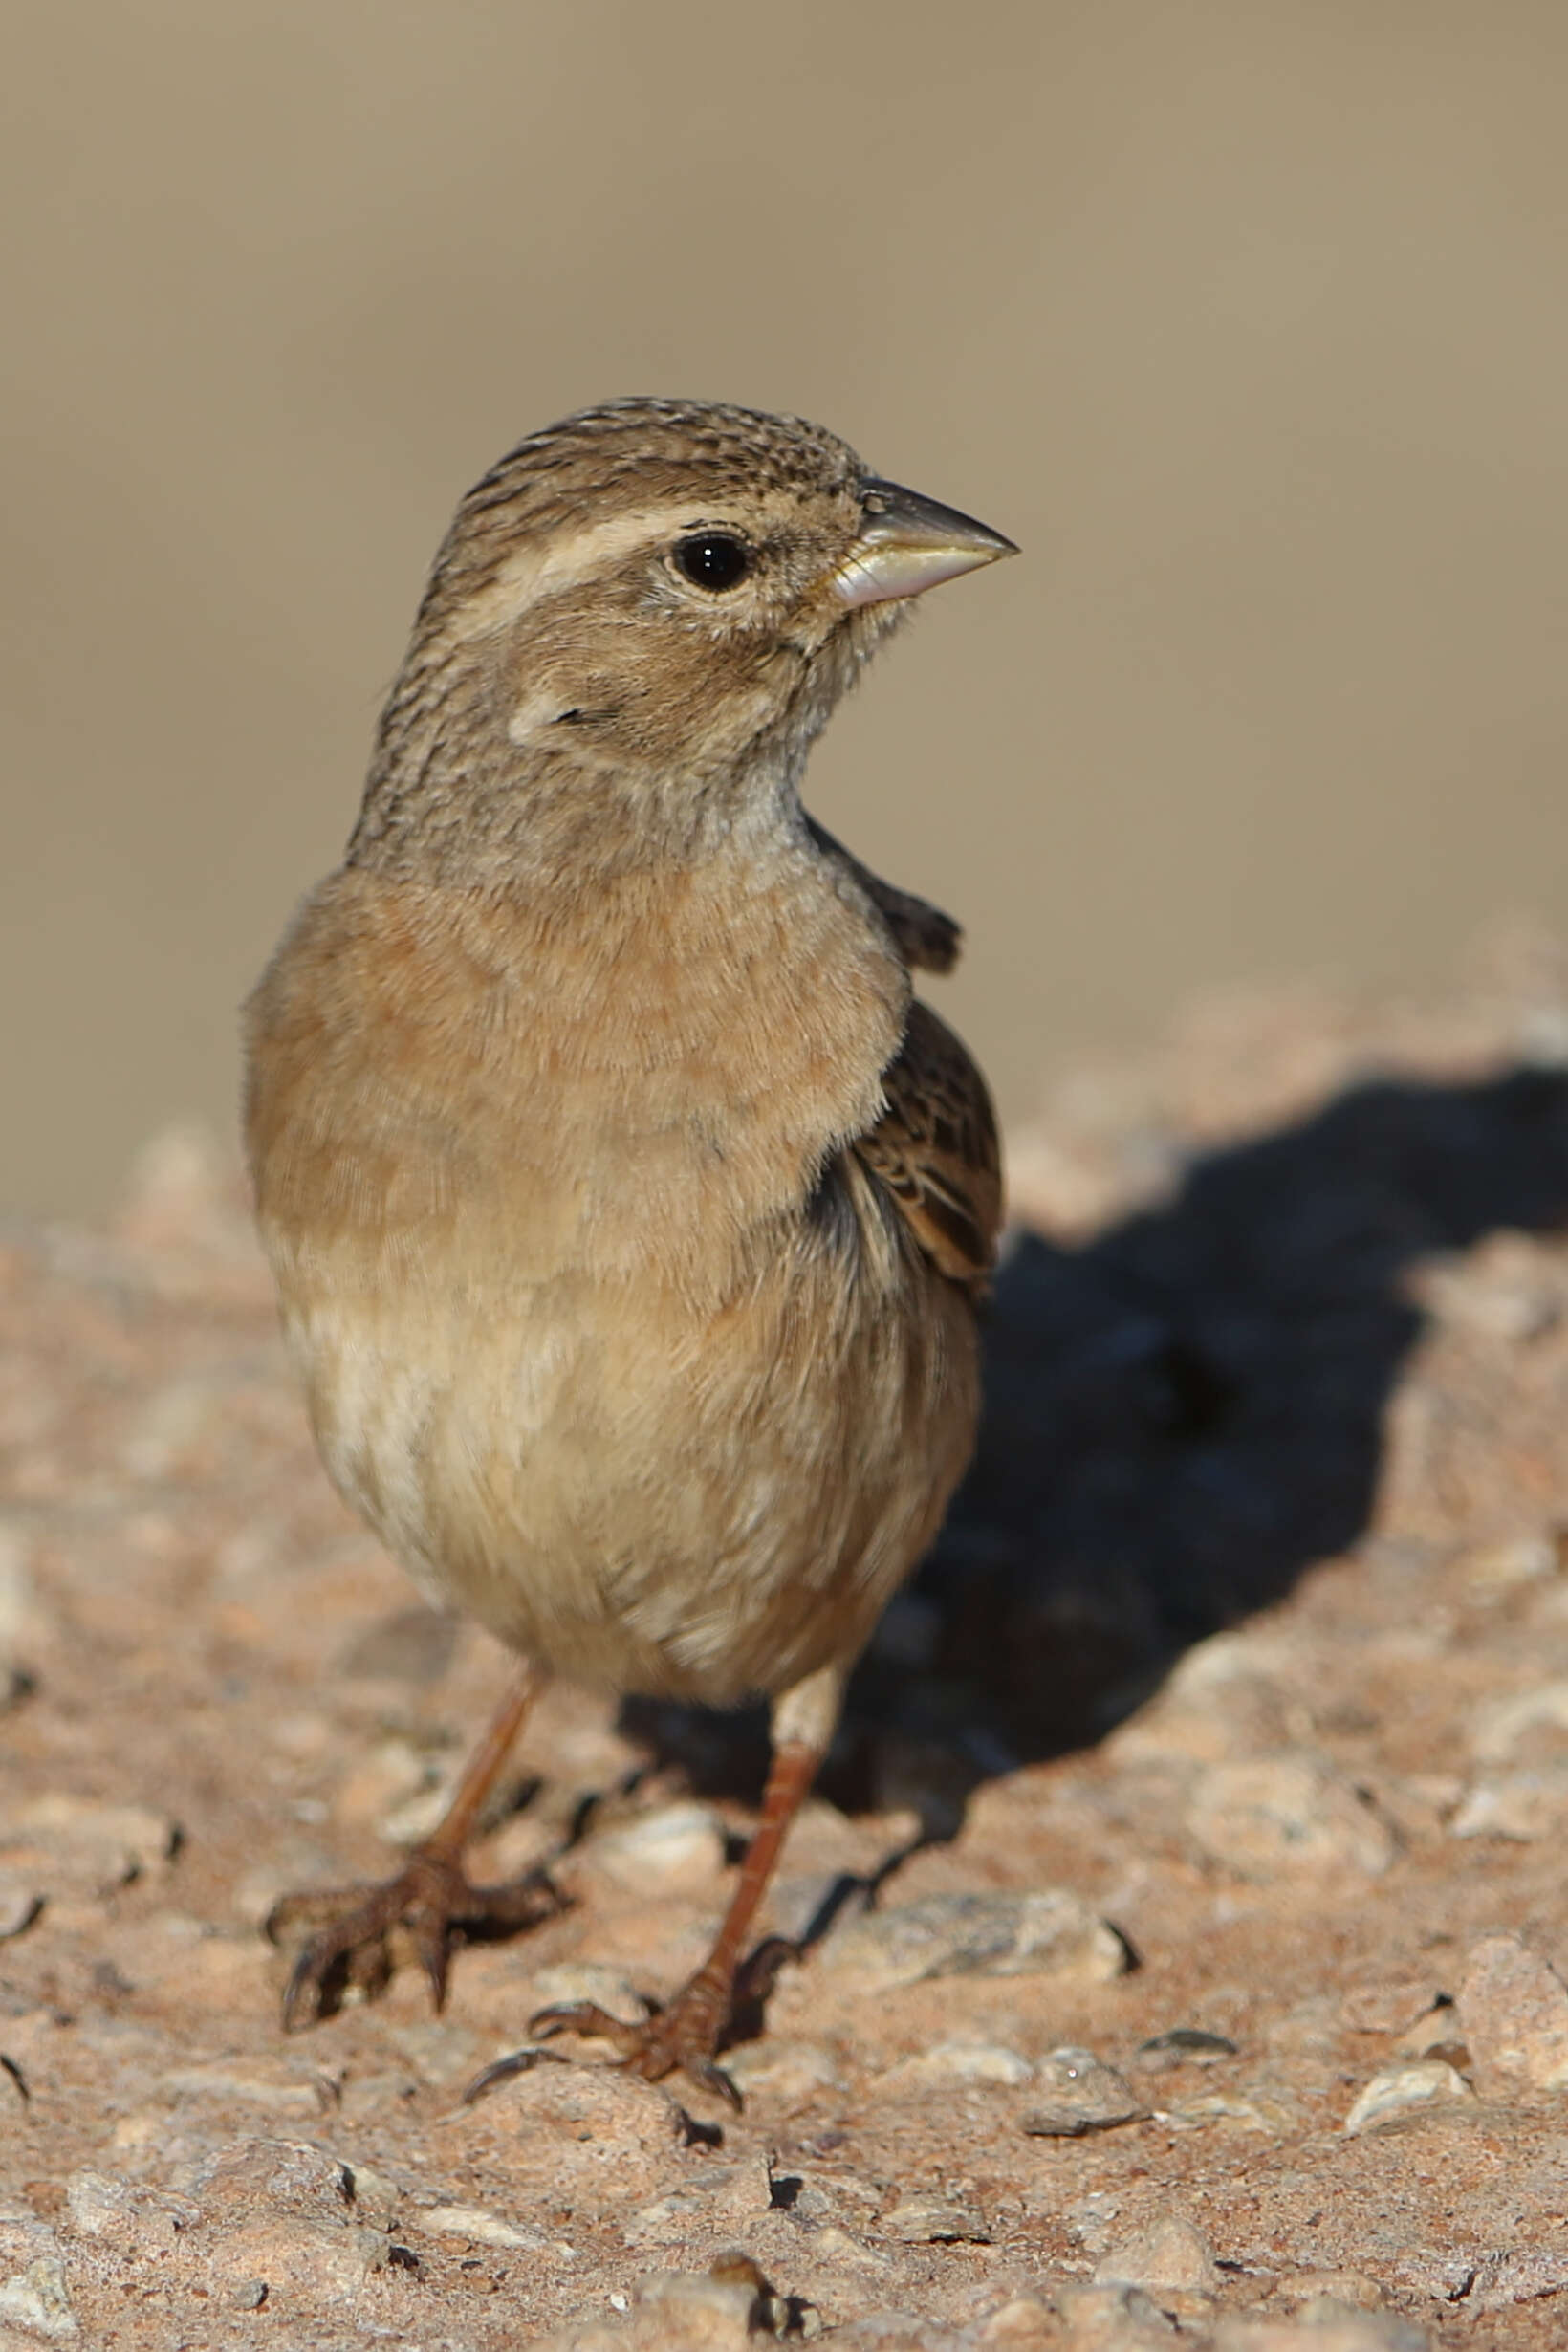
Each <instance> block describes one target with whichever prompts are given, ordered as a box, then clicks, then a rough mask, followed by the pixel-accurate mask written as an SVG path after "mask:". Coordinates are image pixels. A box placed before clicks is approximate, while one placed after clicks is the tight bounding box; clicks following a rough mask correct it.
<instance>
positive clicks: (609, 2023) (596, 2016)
mask: <svg viewBox="0 0 1568 2352" xmlns="http://www.w3.org/2000/svg"><path fill="white" fill-rule="evenodd" d="M656 2014H657V2013H656ZM648 2022H651V2020H650V2021H648ZM528 2030H529V2032H530V2033H531V2034H532V2035H533V2036H534V2039H535V2040H536V2041H553V2040H554V2039H555V2036H556V2035H557V2034H592V2035H594V2036H597V2037H598V2039H599V2040H600V2041H607V2042H610V2043H612V2044H613V2045H614V2047H615V2048H616V2049H617V2050H619V2051H620V2052H621V2055H622V2056H623V2057H625V2058H630V2057H631V2055H632V2053H633V2052H634V2051H636V2050H639V2049H641V2048H642V2043H643V2040H644V2039H645V2038H646V2036H647V2032H648V2023H647V2022H644V2023H643V2024H642V2025H632V2024H629V2023H628V2022H627V2020H626V2019H625V2018H624V2017H615V2016H612V2015H611V2014H610V2012H609V2011H608V2010H607V2009H600V2007H599V2003H598V2002H597V2001H553V2002H552V2003H551V2004H550V2006H549V2007H548V2008H547V2009H536V2010H535V2011H534V2014H533V2016H532V2017H530V2019H529V2021H528Z"/></svg>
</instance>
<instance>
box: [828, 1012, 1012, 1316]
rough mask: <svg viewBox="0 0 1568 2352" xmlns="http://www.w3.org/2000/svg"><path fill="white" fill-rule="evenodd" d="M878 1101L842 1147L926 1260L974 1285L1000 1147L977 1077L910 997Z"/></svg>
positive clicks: (986, 1240) (992, 1231) (992, 1232)
mask: <svg viewBox="0 0 1568 2352" xmlns="http://www.w3.org/2000/svg"><path fill="white" fill-rule="evenodd" d="M882 1090H883V1092H884V1094H885V1095H886V1098H887V1108H886V1110H885V1111H884V1112H883V1113H882V1117H881V1119H879V1120H878V1122H877V1123H876V1125H875V1126H874V1127H872V1128H871V1129H870V1130H869V1131H868V1132H867V1133H866V1134H864V1135H862V1136H860V1138H859V1139H858V1140H857V1141H856V1142H855V1143H853V1144H852V1145H851V1147H850V1148H851V1149H852V1150H853V1151H854V1153H855V1154H856V1156H857V1158H858V1159H859V1160H860V1163H861V1165H863V1166H864V1167H865V1168H866V1169H867V1170H868V1171H869V1172H870V1174H871V1175H872V1176H873V1177H874V1178H875V1179H876V1180H877V1182H878V1183H879V1184H880V1185H881V1187H882V1189H883V1191H884V1192H885V1193H886V1194H887V1196H888V1197H889V1198H890V1199H891V1201H892V1202H893V1204H894V1206H895V1208H896V1209H898V1211H899V1214H900V1215H901V1216H902V1217H903V1218H904V1223H905V1224H906V1225H907V1226H908V1228H909V1230H910V1231H911V1232H912V1233H913V1235H914V1237H915V1239H916V1240H917V1241H918V1242H919V1244H920V1246H921V1248H922V1249H923V1250H924V1251H925V1252H926V1256H927V1257H928V1258H929V1259H930V1260H931V1263H932V1264H933V1265H934V1266H935V1267H936V1268H937V1269H938V1270H939V1271H940V1272H941V1273H942V1274H947V1275H950V1276H951V1278H952V1279H953V1281H955V1282H963V1283H967V1284H968V1285H969V1288H970V1289H971V1290H973V1291H976V1292H979V1291H981V1290H983V1289H984V1287H985V1284H986V1280H987V1277H988V1276H989V1274H990V1273H991V1265H992V1262H993V1260H994V1257H995V1254H996V1236H997V1232H998V1230H1000V1227H1001V1222H1002V1155H1001V1148H1000V1145H999V1144H998V1143H997V1139H996V1116H995V1113H994V1112H993V1111H992V1109H991V1096H990V1095H989V1093H988V1092H987V1090H986V1081H985V1079H984V1078H982V1077H981V1075H980V1073H979V1071H978V1070H977V1069H976V1068H975V1066H974V1064H973V1062H972V1061H971V1060H970V1059H969V1055H968V1054H967V1053H966V1052H965V1050H964V1048H963V1046H961V1045H960V1043H959V1042H958V1039H957V1038H956V1037H955V1036H954V1035H953V1033H952V1031H951V1030H950V1029H948V1028H947V1025H946V1024H945V1023H944V1022H942V1021H939V1020H938V1019H937V1016H936V1014H935V1013H933V1012H932V1011H931V1009H930V1007H929V1006H928V1005H923V1004H922V1003H921V1001H920V999H919V998H918V997H916V998H915V1000H914V1002H913V1003H912V1004H911V1005H910V1007H909V1022H908V1027H907V1028H906V1029H905V1031H904V1045H903V1048H902V1049H901V1051H900V1053H899V1055H898V1057H897V1059H896V1060H895V1061H893V1062H892V1064H891V1065H890V1066H889V1068H888V1069H887V1070H886V1071H885V1072H884V1073H883V1076H882Z"/></svg>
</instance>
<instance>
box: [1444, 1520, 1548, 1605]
mask: <svg viewBox="0 0 1568 2352" xmlns="http://www.w3.org/2000/svg"><path fill="white" fill-rule="evenodd" d="M1559 1566H1560V1562H1559V1560H1558V1557H1557V1545H1556V1543H1555V1542H1554V1541H1553V1539H1552V1537H1551V1536H1550V1535H1515V1536H1514V1537H1513V1538H1512V1540H1510V1541H1508V1542H1505V1543H1492V1544H1485V1545H1482V1546H1481V1547H1479V1548H1478V1549H1477V1550H1475V1551H1473V1552H1465V1553H1462V1554H1461V1555H1460V1557H1459V1558H1458V1559H1457V1560H1455V1562H1454V1567H1455V1569H1456V1570H1457V1571H1458V1573H1459V1575H1460V1576H1461V1577H1462V1578H1463V1579H1464V1580H1465V1582H1466V1583H1467V1584H1468V1585H1469V1586H1470V1590H1471V1592H1473V1593H1476V1594H1478V1595H1480V1596H1482V1597H1483V1598H1484V1597H1486V1596H1487V1595H1490V1594H1492V1593H1509V1592H1514V1591H1516V1590H1517V1589H1518V1587H1519V1586H1520V1585H1521V1584H1538V1583H1543V1582H1545V1581H1546V1579H1548V1578H1551V1577H1555V1576H1556V1575H1557V1571H1558V1568H1559Z"/></svg>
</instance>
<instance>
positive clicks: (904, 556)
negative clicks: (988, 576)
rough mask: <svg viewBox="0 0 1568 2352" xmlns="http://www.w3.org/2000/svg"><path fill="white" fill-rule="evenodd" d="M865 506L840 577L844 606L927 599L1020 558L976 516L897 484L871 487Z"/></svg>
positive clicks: (837, 582) (837, 578) (837, 580)
mask: <svg viewBox="0 0 1568 2352" xmlns="http://www.w3.org/2000/svg"><path fill="white" fill-rule="evenodd" d="M863 500H864V503H863V508H862V517H863V519H862V521H861V525H860V537H859V538H858V539H857V540H856V542H855V544H854V546H853V547H852V548H851V549H850V551H849V554H848V555H846V556H845V557H844V560H843V562H842V563H841V564H840V565H839V567H838V572H837V573H836V574H835V576H834V582H833V586H834V592H835V594H836V595H837V596H838V599H840V601H841V602H842V603H845V604H851V605H854V604H886V603H890V602H891V601H892V600H893V599H895V598H898V597H918V596H922V595H924V593H925V591H926V589H927V588H938V587H940V586H941V584H942V582H943V581H944V580H945V579H957V578H958V577H959V575H960V573H963V572H977V571H978V570H979V568H980V566H981V565H982V564H983V563H994V562H995V561H996V560H997V558H998V556H1000V555H1016V554H1017V553H1018V551H1017V549H1016V547H1014V545H1013V541H1012V540H1011V539H1004V538H1003V536H1002V534H1001V533H1000V532H999V531H992V530H991V529H990V528H989V527H988V526H987V525H986V524H985V523H977V522H976V521H975V520H974V517H973V516H972V515H971V514H960V513H959V512H958V510H957V508H956V507H942V506H938V504H937V502H936V500H935V499H934V498H923V497H922V496H921V495H920V492H919V491H918V490H901V489H900V487H899V485H898V483H896V482H877V481H870V482H867V484H866V485H865V490H864V492H863Z"/></svg>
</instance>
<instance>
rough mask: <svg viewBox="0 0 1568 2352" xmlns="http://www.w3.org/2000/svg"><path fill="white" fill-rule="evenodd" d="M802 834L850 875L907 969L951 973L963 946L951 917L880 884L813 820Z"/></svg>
mask: <svg viewBox="0 0 1568 2352" xmlns="http://www.w3.org/2000/svg"><path fill="white" fill-rule="evenodd" d="M806 830H807V831H808V832H809V833H810V835H811V838H812V839H813V840H814V841H815V842H816V844H817V848H818V849H819V850H821V851H822V853H823V855H824V856H826V857H829V858H832V859H833V860H835V862H836V863H837V864H838V865H841V866H844V867H846V868H847V869H848V871H849V872H850V873H851V874H853V875H854V877H855V880H856V881H857V882H859V883H860V888H861V889H862V890H863V891H864V892H865V895H866V897H867V898H868V899H869V900H870V901H871V904H872V905H873V906H875V908H876V909H877V912H878V913H879V914H880V915H881V916H882V921H883V922H884V923H885V924H886V926H887V927H888V929H889V930H890V931H891V932H892V934H893V937H894V939H895V940H896V941H897V943H898V949H899V953H900V954H901V955H902V956H903V958H904V962H905V963H906V964H907V965H909V967H910V968H911V969H913V970H917V971H939V972H947V971H951V969H952V968H953V966H954V965H955V964H956V963H957V961H958V951H959V948H960V947H962V945H963V942H964V934H963V931H962V930H961V929H960V927H959V926H958V925H957V924H956V923H955V922H954V921H953V919H952V917H951V915H945V914H944V913H943V911H942V909H941V907H940V906H933V905H932V904H930V902H929V900H927V899H918V898H916V896H915V894H914V892H913V891H912V890H900V889H898V888H897V887H896V885H895V884H894V883H892V882H883V880H882V876H881V875H880V874H873V873H872V871H871V868H870V867H869V866H868V865H862V864H861V863H860V860H859V858H857V857H856V856H855V854H854V852H853V850H848V849H846V848H845V847H844V845H843V843H842V841H839V840H836V839H835V838H834V836H833V835H832V834H831V833H830V832H829V831H828V829H827V827H826V825H819V824H818V823H817V819H816V817H807V818H806Z"/></svg>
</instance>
